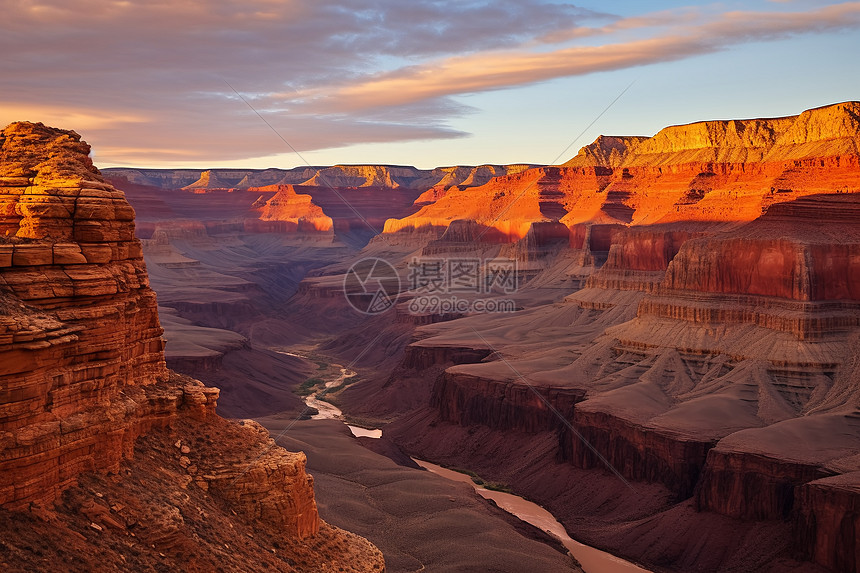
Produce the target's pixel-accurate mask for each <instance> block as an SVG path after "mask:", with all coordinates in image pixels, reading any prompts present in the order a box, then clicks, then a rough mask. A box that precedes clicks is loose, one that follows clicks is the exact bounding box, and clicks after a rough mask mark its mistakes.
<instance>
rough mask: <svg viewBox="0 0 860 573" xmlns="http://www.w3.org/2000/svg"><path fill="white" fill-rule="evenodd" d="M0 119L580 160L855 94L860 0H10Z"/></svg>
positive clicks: (1, 46)
mask: <svg viewBox="0 0 860 573" xmlns="http://www.w3.org/2000/svg"><path fill="white" fill-rule="evenodd" d="M0 10H2V13H3V19H2V21H0V54H2V55H0V78H2V79H0V88H2V89H0V124H2V125H6V124H8V123H10V122H12V121H18V120H27V121H41V122H43V123H46V124H49V125H53V126H56V127H62V128H65V129H74V130H75V131H77V132H78V133H80V134H81V135H82V136H83V137H84V139H85V140H86V141H88V142H89V143H90V144H91V145H92V147H93V152H92V155H93V160H94V161H95V163H96V165H97V166H99V167H111V166H132V167H162V168H176V167H189V168H209V167H246V168H267V167H281V168H290V167H296V166H301V165H305V164H312V165H333V164H339V163H340V164H344V163H373V164H401V165H415V166H417V167H421V168H430V167H434V166H440V165H476V164H482V163H497V164H507V163H536V164H551V163H559V162H563V161H565V160H567V159H569V158H570V157H572V156H574V155H575V154H576V152H577V151H578V149H579V148H580V147H582V146H583V145H586V144H588V143H590V142H591V141H593V140H594V139H595V138H596V137H597V136H598V135H601V134H608V135H653V134H654V133H656V132H657V131H659V130H660V129H661V128H663V127H665V126H667V125H676V124H682V123H689V122H693V121H702V120H707V119H731V118H738V119H740V118H751V117H775V116H785V115H795V114H798V113H800V112H801V111H803V110H805V109H809V108H812V107H818V106H822V105H827V104H830V103H836V102H839V101H846V100H858V99H860V58H858V57H857V55H858V53H860V2H820V1H813V0H753V1H746V2H734V1H724V2H714V3H690V2H681V1H673V0H664V1H651V2H648V1H636V0H625V1H600V2H598V1H594V0H582V1H580V2H578V3H576V4H572V3H570V2H566V1H564V0H492V1H478V0H428V1H424V0H409V1H404V0H209V1H199V0H149V1H145V2H143V1H141V2H135V1H126V0H122V1H101V0H41V1H27V0H0Z"/></svg>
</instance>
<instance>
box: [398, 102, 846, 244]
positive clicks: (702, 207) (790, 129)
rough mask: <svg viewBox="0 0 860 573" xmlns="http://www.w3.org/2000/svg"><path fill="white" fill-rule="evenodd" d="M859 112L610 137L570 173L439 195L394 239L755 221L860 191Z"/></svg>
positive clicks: (839, 110) (829, 111)
mask: <svg viewBox="0 0 860 573" xmlns="http://www.w3.org/2000/svg"><path fill="white" fill-rule="evenodd" d="M858 117H860V103H858V102H846V103H841V104H836V105H832V106H828V107H823V108H818V109H813V110H808V111H805V112H803V113H802V114H800V115H799V116H792V117H786V118H778V119H753V120H729V121H706V122H699V123H693V124H689V125H682V126H672V127H667V128H665V129H663V130H661V131H660V132H659V133H657V134H656V135H655V136H653V137H615V136H601V137H599V138H598V139H597V140H596V141H595V142H594V143H592V144H590V145H588V146H585V147H583V148H582V150H580V152H579V154H578V155H577V156H576V157H574V158H573V159H571V160H570V161H568V162H567V163H565V164H564V165H562V166H561V167H539V168H534V169H529V170H525V171H523V172H519V173H516V174H508V175H505V176H499V177H496V178H494V179H492V180H490V181H489V182H488V183H487V184H486V185H482V186H477V187H472V188H469V189H449V190H448V191H447V192H445V193H440V192H435V191H432V190H431V191H430V192H428V193H426V194H425V195H423V196H422V197H421V201H418V202H416V204H418V205H420V206H421V209H420V210H419V211H418V212H416V213H414V214H412V215H410V216H408V217H406V218H402V219H396V220H394V219H392V220H389V221H387V222H386V224H385V232H386V233H397V232H400V231H404V230H411V229H418V228H441V229H445V228H447V227H448V226H450V225H451V224H452V223H454V222H455V221H462V220H464V219H465V220H470V221H474V222H475V223H476V224H478V225H480V226H482V227H484V228H486V229H487V231H485V232H484V233H483V234H482V240H484V241H487V242H493V241H500V240H502V241H511V242H513V241H517V240H520V239H522V238H523V236H524V235H525V233H526V232H527V231H528V228H529V226H528V224H529V223H531V222H537V221H561V222H562V223H565V224H566V225H568V226H569V227H570V228H571V234H572V244H573V242H576V240H575V235H577V233H579V231H578V230H577V225H580V224H583V223H585V224H588V225H596V224H612V223H615V224H624V225H654V224H663V223H669V222H676V221H682V222H690V221H702V222H713V221H724V222H744V221H751V220H753V219H755V218H756V217H758V216H759V215H761V214H762V212H763V211H766V210H767V208H768V207H770V206H771V205H773V204H775V203H781V202H785V201H790V200H793V199H796V198H798V197H801V196H804V195H810V194H816V193H834V192H836V191H839V190H843V191H850V190H852V189H853V190H856V189H857V188H858V174H860V160H858V157H860V156H858V149H860V145H859V144H860V121H859V120H858Z"/></svg>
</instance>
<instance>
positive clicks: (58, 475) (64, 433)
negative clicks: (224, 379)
mask: <svg viewBox="0 0 860 573" xmlns="http://www.w3.org/2000/svg"><path fill="white" fill-rule="evenodd" d="M0 146H2V147H0V177H2V179H0V184H2V185H3V187H2V193H3V195H2V200H3V217H2V229H3V233H4V235H5V236H4V237H3V238H2V239H0V240H2V244H0V253H2V257H0V258H1V259H2V260H0V265H2V266H0V273H2V274H0V280H2V283H0V284H2V297H3V301H4V309H5V313H4V317H3V323H4V324H3V338H2V341H3V350H2V356H3V360H2V388H3V391H2V394H0V403H2V406H0V430H3V431H4V432H6V434H5V435H6V440H7V444H8V446H7V448H6V449H5V450H4V452H3V462H2V470H3V471H2V472H0V480H2V481H3V482H4V484H3V487H0V504H2V505H4V506H14V507H21V506H23V505H25V504H27V503H29V502H30V501H35V500H40V501H47V500H50V499H52V498H53V497H54V496H55V494H56V492H57V491H59V490H60V489H61V488H62V487H63V486H65V485H67V484H68V483H69V482H70V480H72V479H74V477H75V476H76V475H77V474H78V473H80V472H81V471H83V470H85V469H92V468H94V467H104V468H107V469H110V468H116V467H117V464H118V463H119V461H120V459H121V458H122V456H123V453H124V452H127V451H128V450H129V448H130V447H131V444H133V441H134V438H135V437H136V434H137V433H138V431H139V430H140V428H136V427H135V424H134V423H131V421H130V418H133V417H134V416H133V415H129V414H130V413H129V412H127V410H130V409H132V402H131V398H129V397H127V396H128V393H129V392H130V390H129V389H130V388H131V387H146V386H149V385H152V384H154V383H155V382H157V381H159V380H164V379H166V378H167V370H166V368H165V365H164V357H163V353H162V349H163V343H162V340H161V333H162V330H161V327H160V325H159V322H158V315H157V312H156V301H155V293H154V292H153V291H152V290H151V289H150V288H149V284H148V279H147V276H146V269H145V267H144V264H143V259H142V257H141V247H140V243H139V241H138V240H137V239H135V238H134V222H133V221H134V211H133V210H132V209H131V207H129V205H128V203H126V201H125V198H124V197H123V195H122V193H121V192H118V191H116V190H114V189H113V187H111V186H110V185H108V184H106V183H105V182H104V180H103V179H102V178H101V176H100V175H99V174H98V171H97V170H95V168H93V167H92V163H91V162H90V160H89V158H88V157H87V153H88V152H89V146H87V145H86V144H85V143H82V142H81V141H80V137H79V136H78V135H77V134H75V133H74V132H62V131H58V130H53V129H50V128H46V127H44V126H42V125H41V124H35V125H34V124H12V125H11V126H10V127H8V128H7V129H6V130H4V131H3V132H2V135H0ZM105 410H108V411H111V412H112V414H111V415H110V416H108V419H106V417H105V415H104V412H105ZM141 414H143V412H141ZM110 417H116V418H117V419H116V420H115V421H114V420H110V419H109V418H110ZM123 418H129V420H127V421H125V422H123V421H122V420H123ZM145 418H146V417H145V416H143V420H145ZM143 420H141V421H140V423H141V424H142V426H143V427H144V428H145V426H146V425H147V424H146V422H145V421H143ZM105 436H110V438H109V447H98V446H99V445H100V442H102V440H104V439H105ZM16 469H17V471H15V470H16Z"/></svg>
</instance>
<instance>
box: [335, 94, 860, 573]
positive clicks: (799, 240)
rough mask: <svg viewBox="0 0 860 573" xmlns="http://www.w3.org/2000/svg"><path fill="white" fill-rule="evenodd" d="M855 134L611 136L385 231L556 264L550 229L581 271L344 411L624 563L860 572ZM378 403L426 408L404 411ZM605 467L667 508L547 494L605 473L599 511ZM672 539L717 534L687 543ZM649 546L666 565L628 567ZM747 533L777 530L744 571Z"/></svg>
mask: <svg viewBox="0 0 860 573" xmlns="http://www.w3.org/2000/svg"><path fill="white" fill-rule="evenodd" d="M858 117H860V103H856V102H848V103H845V104H837V105H834V106H828V107H825V108H819V109H814V110H809V111H806V112H804V113H802V114H800V115H799V116H796V117H789V118H779V119H774V120H743V121H725V122H719V121H718V122H701V123H697V124H691V125H688V126H676V127H670V128H666V129H665V130H662V131H661V132H660V133H658V134H657V135H656V136H654V137H652V138H645V137H629V138H627V137H601V138H598V140H597V141H596V142H595V143H594V144H592V145H590V146H587V147H586V148H583V150H582V151H581V152H580V153H579V155H577V157H576V158H574V159H573V160H571V161H570V162H568V163H567V164H565V165H564V166H562V167H544V168H535V169H530V170H527V171H524V172H521V173H519V174H516V175H508V176H503V177H497V178H495V179H493V180H492V181H490V182H489V183H487V184H486V185H484V186H481V187H474V188H470V189H465V190H456V191H450V192H448V193H447V194H440V196H438V197H437V198H436V200H435V201H434V202H432V203H431V202H427V203H426V204H424V205H423V206H422V208H421V209H420V210H419V211H418V212H416V213H415V214H414V215H411V216H409V217H406V218H403V219H399V220H389V221H388V222H387V223H386V232H387V233H390V234H391V236H392V237H395V236H398V235H401V234H402V235H404V236H406V235H408V234H409V233H415V232H416V231H418V230H421V232H423V233H427V234H426V235H425V237H428V236H429V237H430V238H429V239H425V241H426V242H425V245H426V246H425V247H424V252H425V254H426V252H428V251H430V252H440V253H441V252H457V253H461V254H462V253H470V252H471V253H476V252H477V253H482V252H486V250H487V248H488V245H489V244H493V243H499V242H509V243H510V248H507V247H506V248H505V249H502V250H503V251H504V252H507V253H509V254H513V255H515V256H517V258H518V259H519V260H532V258H534V257H538V256H540V253H541V252H542V251H543V252H546V250H545V249H540V248H537V243H538V241H536V239H537V235H538V229H540V228H541V226H549V225H562V226H565V227H566V228H567V231H568V233H569V237H568V239H569V240H568V245H569V246H570V248H571V249H574V250H576V251H579V252H580V253H581V255H582V256H581V257H580V258H578V259H577V261H578V264H579V265H583V264H584V263H587V264H590V265H593V266H592V269H593V272H592V274H591V275H590V276H588V278H587V279H586V280H585V281H584V282H585V284H584V288H582V289H580V290H576V292H572V293H570V294H568V295H567V296H566V297H564V300H563V301H562V302H557V303H555V304H549V305H536V306H532V305H529V303H528V299H529V296H530V295H532V293H534V294H533V295H532V296H535V297H538V296H539V293H540V289H541V288H544V286H546V285H559V284H560V282H559V281H558V280H557V278H556V279H552V280H555V282H552V281H551V280H549V279H542V278H541V277H542V276H543V275H549V273H550V272H551V271H550V267H545V268H544V270H541V271H540V272H539V274H538V275H537V276H538V278H535V279H534V283H527V284H526V286H525V288H524V289H522V291H521V292H520V293H518V300H521V301H524V306H525V309H524V310H520V311H518V312H516V313H514V314H511V315H509V316H492V315H478V314H475V315H472V316H468V317H465V318H460V319H457V320H450V321H445V322H441V321H437V322H435V323H433V322H434V321H430V320H428V321H425V322H424V326H421V327H419V328H418V329H417V330H416V332H415V336H414V339H413V341H412V342H411V344H409V345H408V346H407V347H406V354H405V356H404V358H403V360H402V362H401V363H400V365H399V367H397V369H396V370H395V371H394V373H393V374H392V375H391V376H390V377H382V378H381V379H380V381H379V382H378V383H371V384H368V385H366V386H365V388H364V389H363V390H362V391H361V392H359V389H358V388H355V389H348V390H347V391H345V392H344V401H345V402H347V404H345V408H344V409H345V410H346V411H353V412H355V413H356V415H361V416H373V415H374V414H377V415H378V416H379V417H380V418H381V419H386V420H388V419H391V418H396V417H398V415H399V416H400V419H399V420H398V421H397V422H395V423H393V424H392V425H391V426H389V427H387V428H386V430H385V431H386V436H389V437H390V438H392V439H394V440H395V441H397V442H398V444H399V445H401V446H402V447H403V448H405V449H406V450H407V451H408V452H410V453H413V454H417V455H419V456H421V455H424V456H429V457H431V458H432V459H435V460H436V461H441V462H444V463H448V464H452V465H469V467H470V468H471V469H474V470H475V471H478V472H479V473H481V474H482V475H483V474H484V473H487V474H488V475H490V476H493V478H494V479H499V480H502V481H507V482H508V483H513V484H514V487H517V484H519V487H520V488H522V489H521V490H520V491H521V492H522V493H525V494H527V495H529V496H531V497H533V498H535V499H538V500H539V501H541V502H542V503H545V504H547V505H548V506H550V507H552V508H553V510H554V511H556V512H558V513H559V514H561V515H566V516H567V518H568V520H569V521H568V522H569V523H570V524H575V525H576V527H577V528H578V530H579V531H583V532H584V533H583V535H586V536H589V535H590V536H591V538H592V539H594V540H595V541H597V542H599V543H605V544H608V545H610V546H616V547H617V548H618V549H619V550H620V551H627V552H628V553H627V554H628V555H629V556H632V557H634V558H636V559H646V561H647V560H649V559H653V561H652V562H653V563H655V564H658V565H661V566H666V565H670V566H673V567H677V568H678V569H681V570H686V569H688V568H701V569H702V570H720V569H721V568H729V569H731V567H735V566H736V564H737V563H744V562H745V563H746V564H747V565H749V566H750V567H751V568H755V567H758V566H759V565H750V564H752V563H758V561H756V560H757V559H761V560H762V561H761V563H760V565H761V566H763V565H764V564H765V562H766V561H767V560H769V559H776V558H777V557H778V556H781V557H780V558H785V559H791V558H794V557H797V556H798V554H802V555H803V557H804V558H807V559H811V560H813V561H815V562H816V563H818V564H821V565H824V566H825V567H828V568H830V569H832V570H834V571H856V570H858V568H860V561H858V557H857V553H856V543H855V542H854V541H853V539H854V538H855V537H856V535H857V531H858V530H857V515H858V514H857V505H856V504H857V475H858V473H857V472H858V470H860V465H858V456H857V453H858V452H860V424H858V420H860V416H858V412H860V401H858V390H857V381H856V376H854V375H853V374H852V373H853V372H855V371H856V344H857V338H856V336H857V333H858V332H860V291H858V288H860V274H858V272H860V251H858V244H860V235H858V229H860V224H858V223H860V210H858V206H860V193H856V191H857V190H858V189H860V148H858V142H860V121H858ZM549 228H550V227H547V229H549ZM553 228H554V227H553ZM431 230H432V235H431V234H430V231H431ZM445 249H447V251H446V250H445ZM461 256H465V255H461ZM543 256H547V255H543ZM552 256H553V255H550V258H552ZM554 256H555V257H557V259H558V260H559V261H567V260H570V259H563V258H562V257H561V255H558V254H556V255H554ZM581 268H583V269H584V268H586V267H585V266H582V267H581ZM530 285H536V286H530ZM531 288H533V289H534V290H533V291H530V290H529V289H531ZM572 290H574V289H572ZM430 323H432V324H430ZM476 332H478V333H480V336H481V338H478V337H477V335H476V334H475V333H476ZM852 356H853V358H852ZM425 372H426V374H425ZM383 389H387V390H388V391H392V392H397V393H398V395H400V396H408V395H415V396H422V397H424V399H425V400H426V402H425V404H426V405H425V406H424V407H423V408H422V407H414V406H408V407H400V409H399V410H398V405H397V404H396V403H392V402H391V401H384V400H383V399H382V398H381V396H382V394H383V393H384V392H383ZM365 398H366V399H365ZM403 404H414V402H410V401H408V400H406V399H405V398H404V399H403ZM559 416H561V418H563V419H564V422H566V423H564V422H562V420H561V419H559ZM567 424H569V425H567ZM529 443H533V444H540V445H541V446H540V447H541V448H543V449H541V452H542V456H537V455H534V456H532V454H531V453H530V452H529V449H528V444H529ZM444 444H451V446H449V447H446V446H445V445H444ZM502 444H509V445H508V446H503V445H502ZM520 445H522V447H520ZM501 452H505V453H504V454H503V453H501ZM517 456H523V459H522V460H520V458H519V457H517ZM500 457H501V458H504V459H505V460H506V463H504V464H503V463H498V462H497V461H495V460H497V459H499V458H500ZM520 461H522V463H520ZM562 463H563V464H566V465H568V466H570V468H571V469H563V467H561V466H562V465H563V464H562ZM512 466H516V468H517V469H518V470H519V471H517V470H516V469H511V467H512ZM608 466H611V467H612V468H614V470H616V471H617V472H618V474H619V475H620V476H621V477H622V478H623V479H624V480H629V481H630V483H631V484H632V486H631V487H632V489H631V490H630V491H635V492H637V493H640V492H642V491H646V492H650V493H642V494H641V495H642V496H645V497H647V496H651V497H649V499H652V500H658V499H659V500H662V501H659V502H655V503H654V504H653V505H651V506H650V507H643V508H641V509H640V510H636V511H634V510H632V509H624V508H616V507H614V506H613V505H612V502H610V501H609V500H605V501H604V505H593V504H592V503H591V501H590V499H589V498H588V496H586V495H584V494H583V495H579V494H577V493H576V492H568V491H565V490H564V489H563V488H561V486H560V485H559V486H558V487H556V486H555V485H551V484H549V483H547V482H546V479H544V480H543V481H542V479H541V476H542V474H543V475H545V476H554V477H553V479H556V480H558V483H559V484H560V483H568V484H580V483H586V484H590V483H591V481H590V480H591V479H595V480H597V479H598V478H596V477H595V478H592V477H590V476H595V475H602V476H603V477H601V478H600V484H601V485H600V486H599V487H598V486H594V488H593V489H592V491H593V492H594V491H598V490H599V489H600V488H609V489H611V490H612V491H613V492H615V494H614V495H616V496H617V497H618V498H619V499H620V498H622V497H623V496H624V495H625V492H626V490H625V488H624V486H623V482H622V481H620V480H617V479H616V477H614V476H612V475H610V474H609V473H607V469H608ZM584 470H587V471H584ZM565 476H569V477H565ZM607 480H608V482H609V483H607ZM615 486H617V489H614V488H615ZM577 487H578V486H577ZM583 487H585V486H583ZM588 487H591V486H588ZM655 488H656V489H655ZM595 495H597V494H595ZM631 495H633V494H631ZM601 499H603V498H601ZM636 499H637V501H636V502H631V503H639V501H638V500H639V497H637V498H636ZM648 503H650V502H648ZM646 505H647V504H646ZM622 516H627V517H622ZM628 518H629V519H630V520H631V521H630V522H629V524H628V525H625V526H623V527H620V526H618V523H619V522H620V521H623V520H624V519H628ZM646 523H647V526H646V525H644V524H646ZM588 524H591V525H588ZM679 524H683V527H689V528H690V529H689V531H695V530H699V529H701V530H703V531H704V530H707V531H711V532H713V535H710V536H707V539H697V541H696V542H695V543H692V544H691V543H690V542H689V540H685V539H683V538H682V537H676V536H675V534H674V533H672V532H674V531H675V530H676V528H679V527H681V525H679ZM718 524H719V525H718ZM750 524H755V525H750ZM590 527H593V529H590ZM648 527H650V528H652V529H653V531H656V532H658V533H657V534H658V535H662V536H664V537H665V538H666V539H667V540H669V539H670V540H671V541H666V543H667V545H668V547H666V548H664V549H665V551H666V553H659V554H658V552H653V553H649V552H651V551H652V549H651V548H650V547H646V545H645V544H644V542H643V543H642V545H641V546H638V548H634V547H636V546H637V543H639V542H638V541H637V539H641V536H643V535H645V536H646V537H647V534H645V533H644V532H643V530H644V529H647V528H648ZM683 527H681V528H682V529H683ZM749 528H753V529H754V528H760V530H763V529H765V528H769V531H770V533H768V534H767V535H763V536H762V537H761V538H760V541H761V542H762V544H763V546H766V547H767V549H766V550H763V552H762V555H764V554H765V553H766V552H770V553H767V555H769V556H770V557H767V558H765V557H762V556H759V557H755V558H753V557H751V556H750V555H749V553H748V550H747V549H742V547H744V546H745V545H746V544H747V543H749V539H752V537H750V538H749V539H747V538H745V537H744V536H745V535H753V536H754V534H752V533H750V531H752V529H749ZM588 531H591V532H592V533H588ZM634 531H635V532H637V534H638V535H639V537H637V536H636V535H634V533H632V532H634ZM619 540H624V541H623V542H622V541H619ZM849 540H850V541H849ZM616 544H617V545H616ZM744 559H746V561H744ZM785 568H786V570H788V569H789V568H790V567H789V566H788V565H785ZM738 570H740V569H738ZM773 570H782V569H780V568H779V567H775V568H774V569H773Z"/></svg>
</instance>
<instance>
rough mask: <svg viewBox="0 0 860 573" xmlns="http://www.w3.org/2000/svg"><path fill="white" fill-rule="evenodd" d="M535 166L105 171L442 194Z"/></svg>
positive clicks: (229, 183)
mask: <svg viewBox="0 0 860 573" xmlns="http://www.w3.org/2000/svg"><path fill="white" fill-rule="evenodd" d="M529 167H532V166H531V165H525V164H517V165H478V166H459V165H457V166H451V167H436V168H435V169H417V168H415V167H411V166H397V165H333V166H331V167H296V168H293V169H208V170H205V171H204V170H195V169H132V168H124V167H116V168H108V169H105V170H104V174H105V176H106V177H115V178H123V179H126V180H127V181H129V183H132V184H135V185H150V186H154V187H160V188H162V189H188V190H196V189H200V190H212V189H242V190H244V189H249V188H253V187H265V186H269V185H302V186H307V187H341V188H349V187H375V188H384V189H397V188H409V189H418V190H421V191H423V190H426V189H430V188H437V189H441V190H445V189H449V188H451V187H454V186H460V187H473V186H475V185H483V184H484V183H486V182H487V181H489V180H490V179H491V178H492V177H496V176H499V175H507V174H510V173H518V172H520V171H523V170H524V169H528V168H529Z"/></svg>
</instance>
